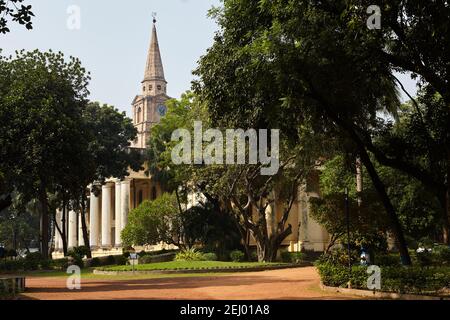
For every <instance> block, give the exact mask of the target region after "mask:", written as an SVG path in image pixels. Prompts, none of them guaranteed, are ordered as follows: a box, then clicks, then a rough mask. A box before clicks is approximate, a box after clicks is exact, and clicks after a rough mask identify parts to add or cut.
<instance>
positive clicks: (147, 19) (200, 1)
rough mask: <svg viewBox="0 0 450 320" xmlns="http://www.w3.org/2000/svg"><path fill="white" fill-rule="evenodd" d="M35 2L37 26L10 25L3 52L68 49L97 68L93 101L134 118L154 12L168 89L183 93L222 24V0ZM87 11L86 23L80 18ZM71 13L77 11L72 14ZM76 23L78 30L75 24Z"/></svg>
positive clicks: (0, 39) (92, 69)
mask: <svg viewBox="0 0 450 320" xmlns="http://www.w3.org/2000/svg"><path fill="white" fill-rule="evenodd" d="M27 2H28V3H29V4H31V5H32V6H33V12H34V14H35V16H36V17H35V18H34V21H33V30H31V31H28V30H26V29H25V28H24V27H23V26H18V25H15V24H10V29H11V32H10V33H9V34H7V35H6V36H3V35H2V36H1V37H0V48H2V50H3V52H2V54H3V55H9V54H13V53H14V51H15V50H20V49H26V50H34V49H39V50H43V51H47V50H49V49H52V50H53V51H62V52H63V53H64V55H65V56H67V57H69V56H75V57H78V58H79V59H80V60H81V62H82V64H83V66H84V67H85V68H86V69H87V70H88V71H90V72H91V76H92V80H91V83H90V86H89V90H90V92H91V96H90V99H91V100H93V101H100V102H102V103H108V104H110V105H113V106H115V107H116V108H118V109H119V110H121V111H126V112H127V114H128V115H130V111H131V102H132V101H133V99H134V97H135V96H136V95H137V94H139V93H140V92H141V85H140V83H141V81H142V80H143V77H144V69H145V63H146V58H147V51H148V47H149V44H150V36H151V28H152V19H153V18H152V12H156V13H157V31H158V40H159V45H160V50H161V55H162V59H163V64H164V72H165V76H166V80H167V81H168V86H167V90H168V94H169V95H170V96H171V97H174V98H179V97H180V95H181V94H182V93H183V92H185V91H186V90H189V89H190V83H191V81H192V80H193V75H192V70H194V69H195V68H196V65H197V61H198V60H199V58H200V57H201V56H202V55H203V54H205V53H206V49H207V48H209V47H210V46H211V45H212V42H213V37H214V33H215V32H216V30H217V29H218V27H217V25H216V23H215V22H214V21H213V20H212V19H211V18H209V17H207V13H208V10H209V9H210V8H211V7H212V6H213V5H215V6H218V5H220V1H219V0H131V1H118V0H95V1H92V0H57V1H55V0H38V1H35V0H34V1H29V0H28V1H27ZM73 5H75V6H77V7H78V8H79V10H80V15H79V16H80V28H79V29H77V28H75V29H73V26H75V27H76V24H74V21H75V20H73V17H75V15H76V11H73V10H72V8H71V6H73ZM68 11H70V12H69V13H68ZM68 22H69V25H70V26H71V27H72V29H70V28H69V27H68Z"/></svg>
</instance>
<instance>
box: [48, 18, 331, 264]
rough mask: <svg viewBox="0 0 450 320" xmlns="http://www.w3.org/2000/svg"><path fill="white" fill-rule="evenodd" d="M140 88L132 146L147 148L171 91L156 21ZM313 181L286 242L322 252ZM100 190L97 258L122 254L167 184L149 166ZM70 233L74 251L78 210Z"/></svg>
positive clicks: (91, 217) (94, 226)
mask: <svg viewBox="0 0 450 320" xmlns="http://www.w3.org/2000/svg"><path fill="white" fill-rule="evenodd" d="M141 89H142V91H141V93H140V94H139V95H137V96H136V97H135V98H134V99H133V101H132V118H133V124H134V126H135V127H136V129H137V131H138V134H137V138H136V139H135V140H134V141H132V142H131V148H134V149H141V150H144V149H145V148H146V142H147V141H148V140H149V135H150V129H151V127H152V126H153V125H154V124H157V123H159V121H160V119H161V117H164V115H165V114H166V106H165V102H166V101H167V100H168V99H170V97H169V96H168V95H167V81H166V79H165V76H164V67H163V63H162V58H161V53H160V49H159V42H158V35H157V31H156V21H155V20H154V21H153V29H152V35H151V41H150V47H149V49H148V55H147V62H146V66H145V71H144V79H143V80H142V83H141ZM309 180H310V181H308V182H307V183H306V184H305V185H304V186H303V187H302V188H299V190H298V196H297V201H296V202H295V203H294V205H293V207H292V212H291V214H290V218H289V220H288V223H289V224H291V225H292V234H291V235H289V236H288V237H287V238H286V239H285V240H284V242H283V243H282V246H283V247H285V248H287V249H288V250H289V251H300V250H312V251H323V250H324V248H325V247H326V245H327V243H328V234H327V232H326V231H325V230H324V229H323V227H321V226H320V225H319V224H318V223H317V222H315V221H314V220H313V219H312V218H311V217H310V207H309V198H311V197H318V196H319V191H318V176H313V177H312V179H309ZM99 187H100V186H99ZM100 188H101V193H100V194H95V193H93V192H91V193H90V195H89V208H88V213H87V221H86V223H87V226H88V230H89V242H90V246H91V249H92V255H93V257H96V256H97V257H98V256H105V255H114V254H120V253H122V241H121V237H120V234H121V231H122V230H123V229H124V227H125V226H126V224H127V222H128V215H129V213H130V210H132V209H134V208H136V207H137V206H139V205H140V204H141V203H142V202H143V201H144V200H153V199H156V198H157V197H159V196H160V195H161V194H162V192H163V188H162V186H161V185H160V184H159V183H157V182H156V181H154V180H153V179H152V177H151V176H147V175H146V174H145V170H143V171H140V172H135V171H131V170H130V172H129V176H128V177H126V178H125V179H123V180H119V179H109V180H107V182H106V184H105V185H103V186H101V187H100ZM90 189H91V188H90ZM192 201H195V199H192ZM275 205H277V204H275ZM280 205H281V204H280ZM277 211H278V210H271V211H270V210H269V211H268V213H267V215H268V216H267V221H268V224H269V232H270V229H271V228H272V227H273V228H275V224H276V221H277V218H278V217H275V216H274V214H275V212H277ZM272 212H274V213H272ZM61 215H62V213H61V211H57V213H56V221H57V223H59V222H60V221H61ZM66 234H67V244H68V248H69V249H71V248H74V247H77V246H83V245H84V240H83V233H82V229H81V215H80V214H78V213H77V212H75V211H70V212H69V213H68V223H67V230H66ZM62 243H63V242H62V239H61V236H60V234H59V233H58V232H55V238H54V244H55V245H54V247H55V251H54V253H53V257H54V258H58V257H62V248H63V244H62ZM251 243H252V242H251ZM164 247H167V246H166V245H165V244H161V245H158V246H149V247H146V248H142V249H145V250H158V249H161V248H164Z"/></svg>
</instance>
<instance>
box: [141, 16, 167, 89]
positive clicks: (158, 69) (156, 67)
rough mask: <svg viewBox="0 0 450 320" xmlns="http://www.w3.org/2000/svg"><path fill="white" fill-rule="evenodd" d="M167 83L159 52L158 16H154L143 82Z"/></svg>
mask: <svg viewBox="0 0 450 320" xmlns="http://www.w3.org/2000/svg"><path fill="white" fill-rule="evenodd" d="M160 81H162V82H164V83H165V82H166V79H165V77H164V68H163V64H162V59H161V53H160V51H159V43H158V35H157V33H156V14H153V30H152V38H151V41H150V48H149V50H148V56H147V66H146V67H145V75H144V81H143V82H160Z"/></svg>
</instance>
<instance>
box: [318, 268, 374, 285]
mask: <svg viewBox="0 0 450 320" xmlns="http://www.w3.org/2000/svg"><path fill="white" fill-rule="evenodd" d="M316 267H317V270H318V271H319V274H320V278H321V280H322V282H323V284H325V285H327V286H331V287H347V286H348V283H349V282H351V286H352V288H366V284H367V277H368V275H367V273H366V270H367V269H366V267H362V266H353V267H352V271H351V272H350V270H349V269H348V267H344V266H342V265H336V264H333V263H330V262H325V263H323V262H317V263H316Z"/></svg>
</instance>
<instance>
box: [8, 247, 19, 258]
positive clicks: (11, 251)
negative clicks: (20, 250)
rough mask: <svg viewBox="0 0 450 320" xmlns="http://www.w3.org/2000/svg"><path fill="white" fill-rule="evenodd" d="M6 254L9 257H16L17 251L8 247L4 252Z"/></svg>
mask: <svg viewBox="0 0 450 320" xmlns="http://www.w3.org/2000/svg"><path fill="white" fill-rule="evenodd" d="M6 256H7V257H11V258H13V257H17V252H16V250H14V249H10V250H8V251H7V252H6Z"/></svg>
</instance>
